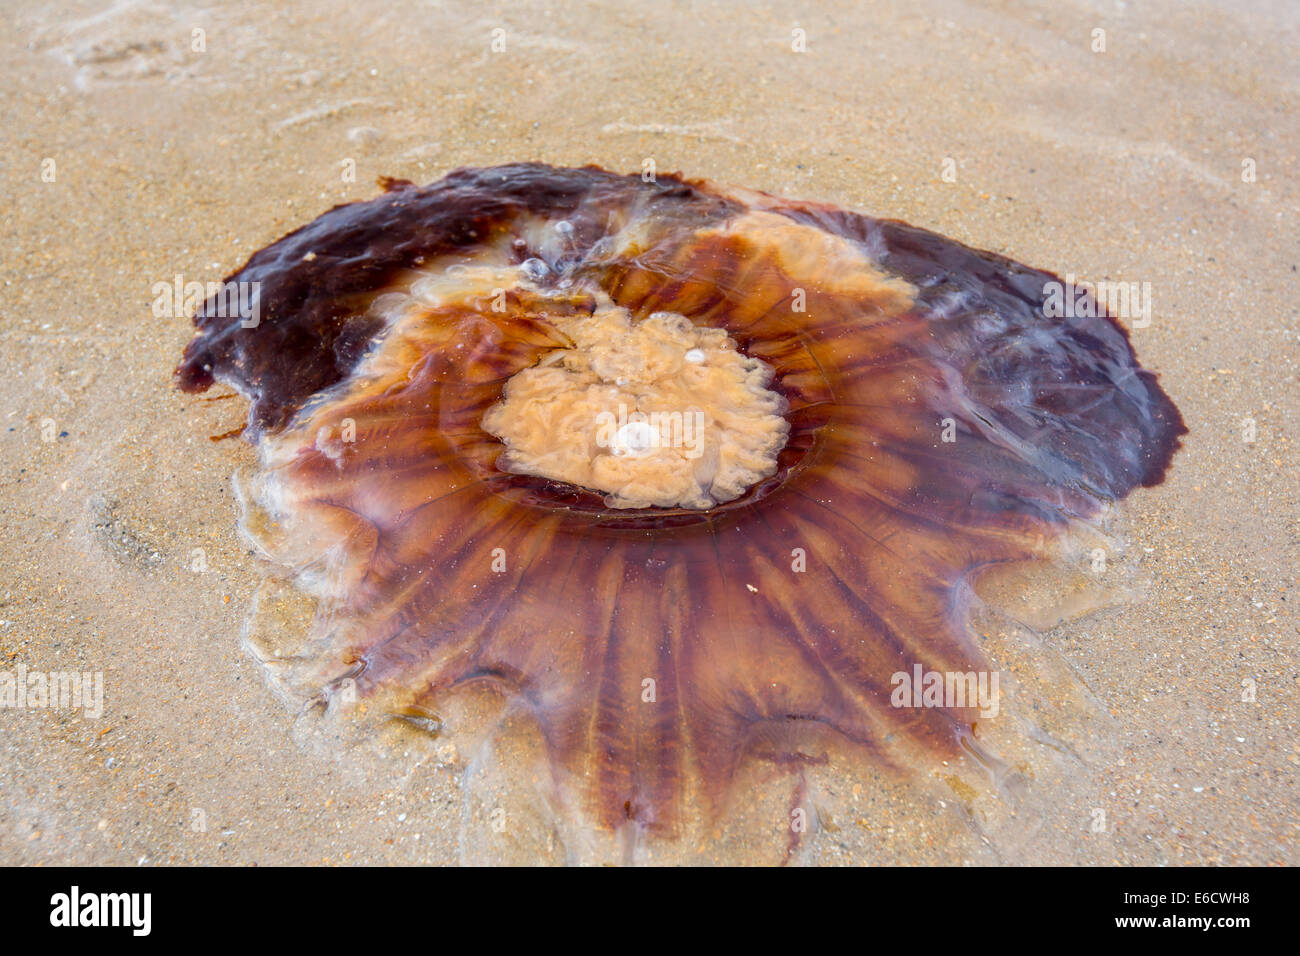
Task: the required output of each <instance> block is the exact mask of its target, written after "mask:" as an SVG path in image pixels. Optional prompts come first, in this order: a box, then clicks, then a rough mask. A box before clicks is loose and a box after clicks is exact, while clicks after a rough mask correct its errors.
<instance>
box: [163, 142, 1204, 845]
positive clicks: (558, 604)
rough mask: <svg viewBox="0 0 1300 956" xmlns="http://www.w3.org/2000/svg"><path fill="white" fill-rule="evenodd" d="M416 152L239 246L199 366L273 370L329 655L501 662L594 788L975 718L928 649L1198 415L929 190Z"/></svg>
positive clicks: (682, 798) (282, 509)
mask: <svg viewBox="0 0 1300 956" xmlns="http://www.w3.org/2000/svg"><path fill="white" fill-rule="evenodd" d="M381 183H382V185H383V187H384V192H383V193H382V194H381V195H379V196H377V197H376V198H374V199H371V200H369V201H364V202H355V203H350V204H346V205H342V206H338V207H335V208H334V209H332V210H330V211H328V212H326V213H324V214H323V215H321V216H320V217H319V218H318V219H316V220H315V221H313V222H311V223H309V224H308V225H306V226H304V227H302V228H300V229H298V230H297V231H295V232H292V233H290V234H289V235H287V236H285V237H284V238H282V239H280V240H278V241H277V242H274V243H272V244H271V245H269V246H267V247H266V248H264V249H262V250H260V251H258V252H257V253H255V254H254V255H253V256H252V257H251V258H250V259H249V260H248V262H247V264H245V265H244V266H243V268H241V269H240V270H239V271H237V272H236V273H234V274H233V275H232V276H230V277H229V279H228V280H227V285H229V284H231V283H235V284H239V286H240V288H245V287H247V288H251V289H253V290H254V292H255V295H254V299H255V301H256V304H257V314H256V316H255V317H254V319H253V320H251V321H250V319H249V317H248V316H247V315H244V316H240V315H231V314H229V313H230V311H231V310H229V309H225V308H221V307H220V306H221V304H222V303H221V302H219V301H217V300H216V299H215V298H214V299H211V300H209V302H208V303H207V304H206V305H205V306H204V307H203V308H201V309H200V310H199V311H198V314H197V315H196V316H195V318H194V323H195V325H196V327H197V332H196V334H195V336H194V338H193V339H192V341H191V342H190V343H189V345H188V347H187V348H186V350H185V354H184V357H183V360H182V362H181V363H180V365H179V367H178V369H177V371H176V380H177V383H178V385H179V387H180V388H182V389H184V390H185V391H189V392H197V391H203V390H205V389H207V388H209V387H210V386H211V385H213V383H214V382H222V383H226V384H228V385H230V386H233V387H234V388H235V389H236V390H237V391H238V392H240V393H241V394H243V395H244V396H246V397H247V399H248V400H249V401H250V403H251V407H250V410H249V415H248V424H247V427H246V429H245V430H244V436H245V438H246V439H248V440H249V441H251V442H252V443H253V445H254V446H255V448H256V452H257V460H258V464H257V468H256V473H255V474H254V476H253V477H252V479H251V480H249V481H247V482H245V483H244V485H243V486H242V495H243V498H244V500H245V518H244V526H245V530H246V531H247V532H248V533H249V535H250V537H251V538H252V540H254V541H255V542H256V543H257V545H258V547H259V548H260V549H261V553H262V554H263V555H265V556H266V557H268V558H269V559H271V560H272V561H273V562H274V563H275V564H276V565H278V566H280V567H282V568H284V569H285V570H286V572H287V573H288V574H290V575H291V577H292V580H293V582H294V585H295V587H297V588H298V589H300V590H301V592H302V593H304V594H306V595H309V596H310V597H311V599H312V600H313V601H314V602H315V604H316V608H317V614H316V623H315V625H314V631H313V637H312V639H311V641H310V642H309V643H308V644H307V645H306V647H307V650H306V651H305V652H304V653H301V654H298V655H295V656H294V657H293V660H292V666H291V668H290V670H291V672H292V682H293V684H294V686H296V687H299V688H302V689H303V691H302V692H303V693H304V694H307V695H309V696H311V695H314V697H313V699H315V700H317V701H326V702H328V701H329V700H330V699H331V698H332V697H333V696H336V695H337V693H338V690H339V688H340V687H342V686H345V685H346V687H347V688H348V692H349V694H350V695H352V696H354V697H355V698H357V699H359V700H361V701H363V702H366V703H367V704H368V706H370V707H371V708H377V709H380V710H382V711H384V712H386V713H392V714H400V715H407V716H410V717H412V718H414V719H423V720H428V721H433V722H434V723H437V722H438V721H440V719H441V717H442V715H444V714H445V713H446V712H447V710H446V709H447V708H448V707H449V706H450V705H449V703H448V702H449V701H451V700H453V699H454V698H455V697H456V695H457V694H459V693H462V692H464V691H466V690H467V689H470V688H472V689H473V690H474V691H475V692H476V693H478V694H481V695H486V696H487V697H488V698H490V699H494V700H499V701H500V703H501V706H502V707H507V708H508V709H509V711H510V713H511V714H512V715H514V716H515V717H516V718H518V719H521V720H525V721H527V722H528V723H529V725H530V726H531V727H532V728H533V730H534V732H535V734H536V735H537V738H538V739H539V741H540V746H541V748H542V750H543V752H544V754H545V766H546V774H545V777H546V784H547V786H549V787H551V788H552V789H553V791H554V793H555V794H556V800H557V802H558V804H559V805H561V806H562V807H563V808H564V810H563V811H562V812H565V813H570V814H573V815H574V817H575V819H581V820H582V821H584V824H583V825H584V826H589V827H593V828H596V829H598V830H604V831H611V832H613V831H618V830H620V829H621V828H627V827H633V828H635V829H636V830H637V832H639V833H642V834H645V835H647V836H648V837H649V838H654V839H661V840H668V841H671V840H673V839H676V838H678V837H679V836H680V834H681V833H683V832H685V830H686V829H688V828H689V823H690V821H691V820H692V819H693V818H696V817H699V818H709V817H710V816H711V815H717V814H718V813H721V812H724V809H725V807H726V806H727V805H728V804H727V801H728V793H729V789H730V788H731V787H733V786H734V784H735V781H736V779H737V775H738V772H739V770H740V769H741V768H742V767H743V766H745V765H746V764H747V763H748V762H754V761H760V762H762V761H767V762H770V763H773V764H780V763H783V762H784V763H787V764H791V763H794V764H797V763H798V762H800V761H815V760H818V759H821V758H822V757H824V756H825V755H826V754H828V753H831V752H834V753H835V754H837V755H841V754H842V755H847V756H848V759H852V760H860V761H866V762H868V763H870V764H871V765H891V766H897V765H900V764H907V763H908V762H915V761H918V760H922V761H923V760H926V759H933V760H940V759H945V758H948V757H951V756H953V755H955V754H957V753H958V752H960V750H961V748H962V747H963V746H965V745H968V744H969V743H970V742H971V740H972V738H973V736H974V735H975V731H974V729H973V728H974V725H975V723H976V721H977V719H978V715H977V713H976V702H975V701H973V700H964V701H957V702H955V703H954V702H953V701H952V700H944V699H940V700H939V701H938V702H937V703H936V704H935V705H934V706H923V707H913V706H899V705H898V703H899V702H898V693H897V691H898V675H899V674H912V673H914V672H919V669H923V670H924V671H925V672H936V673H948V672H952V673H963V672H974V671H978V670H979V669H980V667H981V666H982V664H983V654H982V652H981V649H980V647H979V646H978V645H977V642H976V641H974V640H973V638H972V634H971V630H970V627H969V622H968V616H969V601H970V593H971V592H970V587H969V584H970V581H971V580H972V579H973V578H974V577H976V576H978V575H979V574H981V573H982V572H983V571H985V570H987V569H990V568H996V567H999V566H1002V565H1006V564H1008V563H1013V562H1018V561H1027V560H1032V559H1034V558H1036V557H1039V556H1042V555H1044V554H1046V553H1048V552H1049V551H1050V550H1051V548H1052V546H1053V542H1055V541H1058V540H1059V539H1060V538H1061V537H1062V536H1063V535H1064V534H1066V533H1067V532H1068V531H1069V529H1070V528H1071V527H1072V526H1074V525H1076V524H1078V523H1079V522H1086V521H1088V520H1090V519H1091V518H1093V517H1095V516H1096V515H1097V514H1098V513H1099V512H1101V511H1102V510H1103V509H1105V508H1107V507H1108V506H1110V505H1111V504H1113V503H1114V502H1117V501H1118V500H1119V499H1122V498H1124V497H1125V496H1126V495H1128V494H1129V493H1130V492H1132V491H1133V490H1134V489H1135V488H1138V487H1140V486H1141V487H1146V486H1152V485H1155V484H1158V483H1159V482H1160V481H1161V480H1162V479H1163V477H1164V475H1165V473H1166V470H1167V469H1168V467H1169V465H1170V461H1171V459H1172V457H1173V455H1174V453H1175V451H1176V449H1177V448H1178V446H1179V439H1180V436H1181V435H1182V434H1184V433H1185V431H1186V429H1185V427H1184V425H1183V422H1182V419H1181V417H1180V415H1179V413H1178V410H1177V409H1176V407H1175V406H1174V404H1173V403H1172V402H1171V400H1170V399H1169V397H1168V396H1167V395H1166V394H1165V393H1164V391H1162V390H1161V388H1160V387H1159V385H1158V384H1157V381H1156V378H1155V376H1154V375H1152V374H1151V373H1150V372H1147V371H1144V370H1143V369H1142V368H1140V367H1139V365H1138V363H1137V360H1136V358H1135V356H1134V352H1133V349H1132V347H1131V345H1130V341H1129V338H1128V334H1127V332H1126V331H1125V330H1124V328H1123V327H1122V326H1121V325H1120V324H1119V323H1118V322H1117V321H1116V320H1115V319H1114V318H1112V317H1111V316H1109V315H1107V314H1106V312H1105V310H1104V309H1101V308H1090V309H1074V310H1070V314H1068V315H1064V316H1062V315H1059V314H1055V313H1053V312H1052V310H1050V309H1047V308H1045V303H1046V301H1047V298H1048V296H1049V293H1050V290H1051V289H1052V288H1053V284H1054V283H1056V282H1057V281H1058V280H1057V279H1056V277H1055V276H1054V275H1052V274H1050V273H1047V272H1043V271H1040V270H1037V269H1033V268H1029V267H1026V266H1023V265H1020V264H1018V263H1016V262H1013V261H1011V260H1010V259H1007V258H1004V257H1002V256H999V255H995V254H992V253H988V252H981V251H977V250H974V249H971V248H968V247H966V246H964V245H962V244H960V243H958V242H955V241H953V240H950V239H947V238H944V237H942V236H940V235H937V234H935V233H933V232H929V231H926V230H924V229H920V228H917V227H914V226H911V225H908V224H906V223H903V222H900V221H892V220H882V219H875V218H871V217H869V216H866V215H862V214H859V213H855V212H851V211H846V210H843V209H839V208H836V207H834V206H831V205H828V204H825V203H820V202H805V201H797V200H792V199H785V198H780V197H777V196H773V195H769V194H767V193H764V192H759V191H755V190H751V189H744V188H738V187H730V186H722V185H718V184H714V183H711V182H706V181H700V180H687V179H685V178H682V177H680V176H675V175H673V176H669V175H660V176H658V177H657V178H653V179H649V180H647V179H646V178H643V177H640V176H635V175H633V176H624V175H619V174H616V173H612V172H608V171H605V170H603V169H600V168H598V167H594V166H587V167H583V168H554V167H551V166H546V165H541V164H536V163H522V164H514V165H506V166H497V167H490V168H473V169H461V170H458V171H455V172H453V173H451V174H450V175H448V176H446V177H445V178H444V179H442V180H440V181H438V182H436V183H433V184H432V185H428V186H423V187H420V186H416V185H414V184H413V183H410V182H407V181H399V180H383V181H381ZM245 284H247V285H246V286H245ZM225 298H226V299H227V300H229V299H230V298H232V297H230V296H226V297H225ZM905 703H906V702H905ZM904 769H905V767H904Z"/></svg>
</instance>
